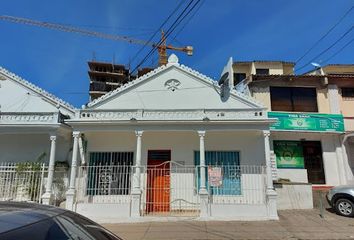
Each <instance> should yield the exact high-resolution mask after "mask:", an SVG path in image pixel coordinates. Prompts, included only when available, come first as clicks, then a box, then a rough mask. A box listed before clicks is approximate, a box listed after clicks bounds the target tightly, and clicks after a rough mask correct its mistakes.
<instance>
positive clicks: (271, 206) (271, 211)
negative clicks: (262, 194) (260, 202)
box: [263, 130, 279, 219]
mask: <svg viewBox="0 0 354 240" xmlns="http://www.w3.org/2000/svg"><path fill="white" fill-rule="evenodd" d="M263 137H264V155H265V164H266V174H267V191H266V194H267V207H268V218H269V219H279V217H278V212H277V192H276V191H275V190H274V187H273V178H272V163H271V159H270V142H269V137H270V131H269V130H264V131H263Z"/></svg>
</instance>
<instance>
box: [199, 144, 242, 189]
mask: <svg viewBox="0 0 354 240" xmlns="http://www.w3.org/2000/svg"><path fill="white" fill-rule="evenodd" d="M194 163H195V166H199V164H200V152H199V151H195V152H194ZM205 164H206V166H207V167H208V168H209V167H211V168H221V176H222V182H221V185H220V186H218V187H213V186H210V184H209V180H208V169H206V180H207V183H206V184H207V189H208V190H209V193H210V194H212V195H240V194H241V169H240V158H239V152H236V151H206V152H205ZM199 186H200V171H198V190H199Z"/></svg>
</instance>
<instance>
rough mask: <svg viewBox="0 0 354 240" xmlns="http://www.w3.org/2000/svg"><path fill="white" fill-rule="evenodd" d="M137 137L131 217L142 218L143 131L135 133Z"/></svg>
mask: <svg viewBox="0 0 354 240" xmlns="http://www.w3.org/2000/svg"><path fill="white" fill-rule="evenodd" d="M135 135H136V156H135V166H134V175H133V184H132V185H133V187H132V192H131V196H132V201H131V216H132V217H140V202H141V187H140V175H141V152H142V149H141V148H142V136H143V131H135Z"/></svg>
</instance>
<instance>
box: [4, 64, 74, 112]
mask: <svg viewBox="0 0 354 240" xmlns="http://www.w3.org/2000/svg"><path fill="white" fill-rule="evenodd" d="M0 104H1V107H0V111H1V112H13V113H16V112H21V113H26V112H28V113H31V112H43V113H45V112H58V110H60V112H62V113H63V114H65V115H73V114H74V111H75V110H74V107H73V106H71V105H70V104H68V103H66V102H65V101H63V100H61V99H59V98H57V97H55V96H54V95H52V94H50V93H48V92H47V91H45V90H43V89H41V88H39V87H38V86H35V85H34V84H32V83H30V82H28V81H26V80H24V79H22V78H21V77H19V76H17V75H16V74H14V73H11V72H9V71H8V70H6V69H4V68H1V67H0Z"/></svg>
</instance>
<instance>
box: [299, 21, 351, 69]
mask: <svg viewBox="0 0 354 240" xmlns="http://www.w3.org/2000/svg"><path fill="white" fill-rule="evenodd" d="M353 29H354V26H352V27H351V28H349V29H348V30H347V31H346V32H345V33H344V34H342V36H340V37H339V38H338V39H337V40H336V41H335V42H334V43H332V44H331V45H330V46H329V47H327V48H326V49H324V50H323V51H322V52H320V53H319V54H317V55H316V56H315V57H314V58H312V59H311V60H310V61H308V62H307V63H306V64H304V65H302V66H301V67H299V68H298V69H297V70H296V71H299V70H301V69H303V68H305V67H306V66H307V65H309V64H310V63H311V62H313V61H314V60H316V59H317V58H318V57H320V56H322V55H323V54H324V53H326V52H328V51H329V50H330V49H331V48H332V47H334V46H335V45H336V44H337V43H338V42H339V41H341V40H342V39H343V38H344V37H345V36H346V35H348V34H349V33H350V32H351V31H352V30H353Z"/></svg>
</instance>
